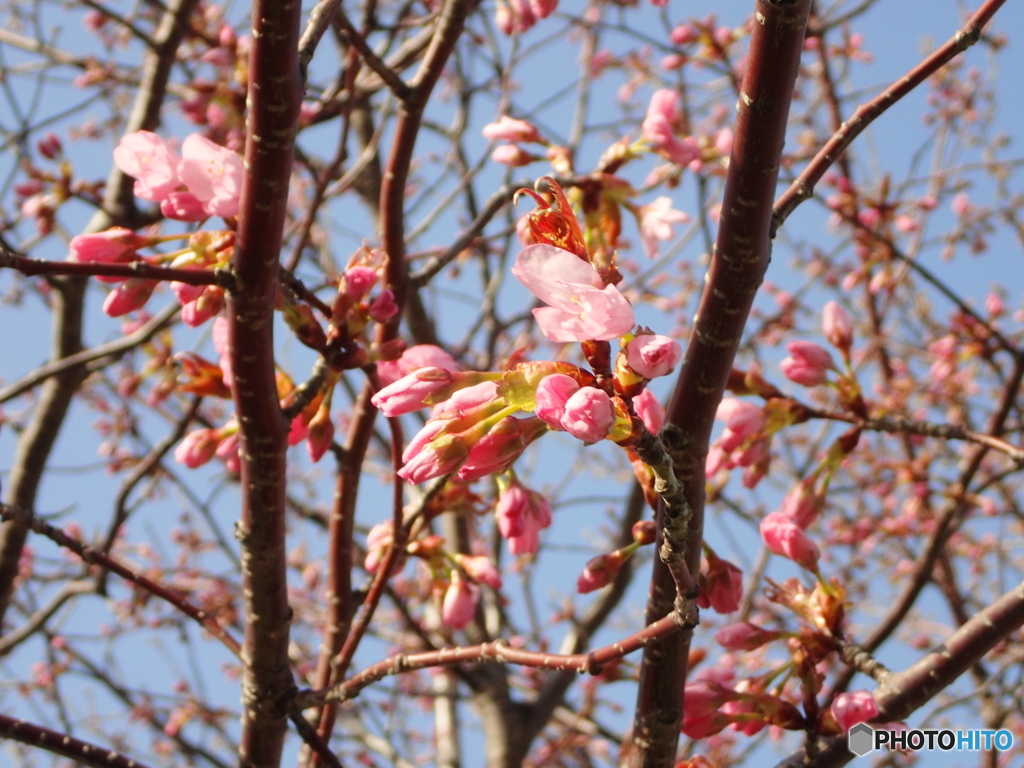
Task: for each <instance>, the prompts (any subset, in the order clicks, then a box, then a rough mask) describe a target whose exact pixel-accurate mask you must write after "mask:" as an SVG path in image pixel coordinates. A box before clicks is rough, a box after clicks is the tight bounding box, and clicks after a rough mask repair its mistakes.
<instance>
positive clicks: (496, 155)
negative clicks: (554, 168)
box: [491, 144, 541, 168]
mask: <svg viewBox="0 0 1024 768" xmlns="http://www.w3.org/2000/svg"><path fill="white" fill-rule="evenodd" d="M540 159H541V158H540V156H538V155H534V154H532V153H530V152H527V151H526V150H525V149H523V148H522V147H519V146H517V145H515V144H501V145H499V146H497V147H495V148H494V151H493V152H492V153H491V160H493V161H494V162H496V163H501V164H502V165H507V166H508V167H510V168H522V167H523V166H524V165H529V164H530V163H535V162H537V161H538V160H540Z"/></svg>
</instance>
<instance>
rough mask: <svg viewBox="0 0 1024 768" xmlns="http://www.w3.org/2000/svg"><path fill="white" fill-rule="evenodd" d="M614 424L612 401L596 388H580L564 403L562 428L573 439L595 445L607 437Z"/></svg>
mask: <svg viewBox="0 0 1024 768" xmlns="http://www.w3.org/2000/svg"><path fill="white" fill-rule="evenodd" d="M613 424H615V409H614V408H613V407H612V399H611V398H610V397H608V395H607V393H605V392H604V390H601V389H598V388H597V387H580V388H579V389H578V390H576V391H575V392H574V393H573V394H572V395H571V396H570V397H569V399H568V400H566V401H565V413H564V414H562V428H563V429H565V431H566V432H568V433H569V434H570V435H572V436H573V437H575V438H577V439H579V440H583V441H584V442H587V443H596V442H597V441H598V440H604V439H605V438H606V437H607V436H608V432H609V431H610V430H611V428H612V425H613Z"/></svg>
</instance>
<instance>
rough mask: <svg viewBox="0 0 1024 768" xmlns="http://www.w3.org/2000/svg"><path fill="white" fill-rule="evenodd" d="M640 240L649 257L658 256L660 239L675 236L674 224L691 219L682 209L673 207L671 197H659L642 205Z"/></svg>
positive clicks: (683, 222)
mask: <svg viewBox="0 0 1024 768" xmlns="http://www.w3.org/2000/svg"><path fill="white" fill-rule="evenodd" d="M639 214H640V241H641V242H642V243H643V246H644V253H646V254H647V256H648V258H651V259H656V258H658V241H660V240H671V239H672V238H673V237H675V231H674V230H673V229H672V225H673V224H685V223H686V222H688V221H689V220H690V217H689V216H687V215H686V214H685V213H683V212H682V211H677V210H675V209H673V208H672V198H671V197H659V198H658V199H656V200H655V201H654V202H653V203H648V204H647V205H642V206H640V210H639Z"/></svg>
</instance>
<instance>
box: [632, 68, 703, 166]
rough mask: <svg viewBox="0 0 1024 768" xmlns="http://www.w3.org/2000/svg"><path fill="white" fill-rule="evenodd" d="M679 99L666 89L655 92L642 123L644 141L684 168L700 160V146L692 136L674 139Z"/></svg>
mask: <svg viewBox="0 0 1024 768" xmlns="http://www.w3.org/2000/svg"><path fill="white" fill-rule="evenodd" d="M678 110H679V97H678V96H677V95H676V94H675V92H674V91H670V90H669V89H667V88H662V89H661V90H658V91H655V92H654V95H653V96H652V97H651V103H650V105H649V106H648V108H647V116H646V117H645V118H644V123H643V129H642V130H643V136H644V139H646V140H647V142H648V143H649V144H650V145H651V146H652V147H653V148H654V149H655V150H657V151H659V152H660V153H662V154H663V155H664V156H665V157H666V158H668V159H669V160H671V161H672V162H673V163H675V164H676V165H678V166H680V167H682V168H685V167H686V166H688V165H689V164H690V163H691V162H693V161H694V160H697V159H699V158H700V145H699V144H698V143H697V140H696V139H695V138H693V137H692V136H687V137H686V138H685V139H682V140H680V139H678V138H676V135H675V132H674V128H673V123H675V121H676V120H677V118H678Z"/></svg>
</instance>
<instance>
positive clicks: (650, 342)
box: [626, 334, 683, 379]
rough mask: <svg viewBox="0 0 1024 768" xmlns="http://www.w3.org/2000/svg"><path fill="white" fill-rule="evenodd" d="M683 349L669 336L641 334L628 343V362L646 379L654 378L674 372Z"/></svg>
mask: <svg viewBox="0 0 1024 768" xmlns="http://www.w3.org/2000/svg"><path fill="white" fill-rule="evenodd" d="M682 356H683V350H682V348H681V347H680V346H679V343H678V342H676V341H675V340H673V339H670V338H669V337H668V336H656V335H654V334H641V335H640V336H636V337H635V338H633V340H632V341H630V342H629V343H628V344H627V345H626V362H628V363H629V367H630V368H632V369H633V370H634V371H635V372H636V373H638V374H640V375H641V376H643V377H644V378H645V379H654V378H657V377H658V376H665V375H667V374H669V373H671V372H672V369H673V368H675V367H676V364H677V363H678V362H679V360H680V358H682Z"/></svg>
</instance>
